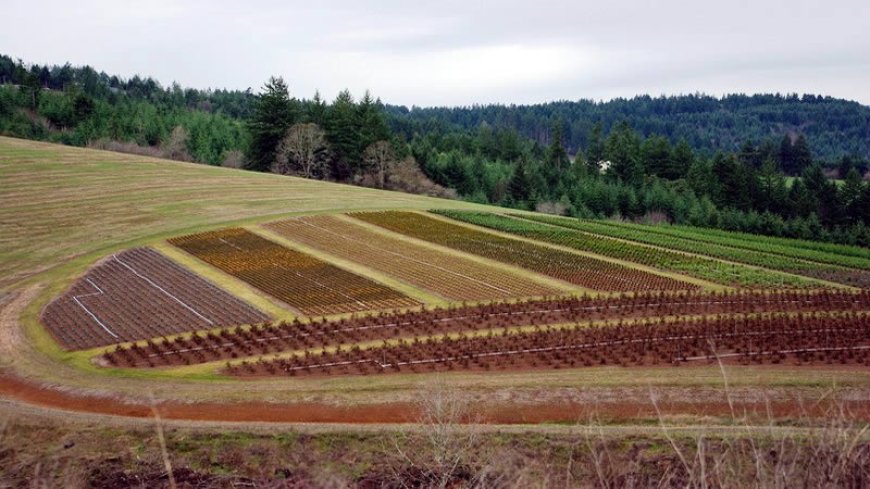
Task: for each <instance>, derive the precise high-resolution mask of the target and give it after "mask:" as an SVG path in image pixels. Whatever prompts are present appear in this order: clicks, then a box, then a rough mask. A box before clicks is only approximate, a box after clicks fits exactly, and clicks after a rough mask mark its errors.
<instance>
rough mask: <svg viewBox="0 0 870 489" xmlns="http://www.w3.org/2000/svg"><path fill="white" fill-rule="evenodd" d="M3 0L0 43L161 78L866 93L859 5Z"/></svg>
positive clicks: (530, 98)
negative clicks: (272, 77)
mask: <svg viewBox="0 0 870 489" xmlns="http://www.w3.org/2000/svg"><path fill="white" fill-rule="evenodd" d="M314 3H315V2H282V1H278V0H264V1H252V2H247V3H246V4H239V3H238V2H230V1H205V0H199V1H184V2H182V1H169V0H150V1H149V2H137V3H131V4H122V3H121V2H108V1H104V0H81V1H78V2H61V1H56V0H49V1H44V2H40V3H39V4H38V6H35V4H33V3H32V2H28V1H22V0H7V1H5V2H4V8H3V14H4V28H3V29H2V30H0V51H2V52H4V53H6V54H10V55H13V56H17V57H21V58H23V59H25V60H27V61H32V62H38V63H46V62H48V63H60V62H64V61H70V62H72V63H74V64H90V65H92V66H95V67H97V68H98V69H102V70H105V71H106V72H109V73H117V74H121V75H124V76H131V75H133V74H137V73H138V74H143V75H152V76H154V77H155V78H157V79H158V80H160V81H161V82H162V83H165V84H168V83H171V82H172V81H178V82H179V83H181V84H182V85H187V86H195V87H199V88H205V87H227V88H241V89H244V88H247V87H253V88H255V89H256V88H257V87H259V86H260V85H262V83H263V81H265V79H266V78H268V76H270V75H272V74H281V75H283V76H284V77H285V78H286V79H287V80H288V82H289V83H290V84H291V88H292V89H293V91H294V93H295V94H297V95H299V96H303V97H307V96H310V95H311V94H313V93H314V91H315V90H316V89H319V90H320V91H321V92H322V93H323V94H324V95H326V96H328V97H331V96H333V95H334V94H335V93H337V92H338V91H339V90H340V89H342V88H345V87H347V88H350V89H351V91H353V92H354V93H357V94H361V93H362V92H363V91H364V90H365V89H371V90H372V91H373V93H375V94H376V95H378V96H380V97H381V98H383V99H384V100H385V101H388V102H391V103H401V104H407V105H411V104H416V105H464V104H472V103H487V102H504V103H526V102H540V101H547V100H553V99H578V98H594V99H607V98H611V97H617V96H632V95H635V94H639V93H650V94H653V95H658V94H672V93H688V92H697V91H700V92H707V93H713V94H724V93H731V92H812V93H822V94H826V95H833V96H837V97H844V98H849V99H854V100H858V101H861V102H862V103H865V104H867V103H870V57H868V54H870V30H868V29H866V27H865V25H864V24H865V22H866V19H867V18H870V2H867V1H866V0H832V1H829V2H826V3H821V2H817V1H812V2H811V1H805V0H790V1H779V0H756V1H752V2H749V1H743V0H739V1H730V2H705V1H700V0H696V1H677V0H661V1H648V2H646V1H628V0H615V1H609V2H600V1H596V2H586V1H541V2H527V1H523V2H520V1H513V0H511V1H506V2H497V3H496V2H477V1H472V0H466V1H454V0H446V1H441V2H429V3H431V5H422V4H421V2H406V1H380V2H366V3H365V4H364V3H363V2H352V1H338V0H333V1H326V2H316V4H314Z"/></svg>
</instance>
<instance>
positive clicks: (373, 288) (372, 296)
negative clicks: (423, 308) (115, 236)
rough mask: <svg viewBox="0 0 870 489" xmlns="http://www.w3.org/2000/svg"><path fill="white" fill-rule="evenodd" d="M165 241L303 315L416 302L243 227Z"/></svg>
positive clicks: (361, 309) (373, 308)
mask: <svg viewBox="0 0 870 489" xmlns="http://www.w3.org/2000/svg"><path fill="white" fill-rule="evenodd" d="M169 242H170V243H171V244H173V245H175V246H177V247H179V248H181V249H183V250H184V251H186V252H188V253H190V254H191V255H193V256H195V257H197V258H199V259H200V260H202V261H204V262H206V263H208V264H210V265H212V266H214V267H216V268H218V269H220V270H222V271H224V272H226V273H228V274H230V275H232V276H234V277H236V278H239V279H241V280H243V281H245V282H247V283H249V284H251V285H253V286H254V287H256V288H258V289H260V290H262V291H263V292H266V293H267V294H269V295H271V296H272V297H275V298H276V299H279V300H281V301H284V302H285V303H287V304H288V305H290V306H291V307H294V308H296V309H297V310H299V311H301V312H302V313H303V314H306V315H329V314H339V313H348V312H359V311H369V310H378V309H399V308H405V307H415V306H418V305H420V303H419V302H418V301H417V300H415V299H412V298H410V297H407V296H406V295H404V294H402V293H400V292H398V291H395V290H393V289H391V288H389V287H387V286H385V285H382V284H379V283H377V282H374V281H372V280H370V279H367V278H365V277H362V276H359V275H356V274H354V273H351V272H348V271H346V270H343V269H341V268H338V267H336V266H334V265H331V264H329V263H326V262H324V261H322V260H319V259H317V258H315V257H313V256H310V255H307V254H305V253H301V252H298V251H295V250H291V249H289V248H285V247H284V246H281V245H279V244H276V243H273V242H272V241H269V240H267V239H265V238H262V237H260V236H258V235H256V234H253V233H251V232H249V231H246V230H244V229H240V228H230V229H224V230H220V231H212V232H207V233H199V234H192V235H188V236H182V237H179V238H173V239H170V240H169Z"/></svg>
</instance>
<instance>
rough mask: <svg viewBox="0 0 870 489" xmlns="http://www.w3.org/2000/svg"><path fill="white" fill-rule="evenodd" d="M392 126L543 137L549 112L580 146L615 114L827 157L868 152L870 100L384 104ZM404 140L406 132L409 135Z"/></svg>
mask: <svg viewBox="0 0 870 489" xmlns="http://www.w3.org/2000/svg"><path fill="white" fill-rule="evenodd" d="M387 110H388V113H389V114H390V116H391V119H392V121H393V129H394V130H399V131H401V132H404V133H406V135H407V136H410V135H411V134H412V133H413V132H415V131H417V132H420V131H426V130H427V129H428V128H431V127H432V125H433V124H442V125H447V126H454V127H457V128H462V129H475V128H478V127H479V126H481V125H484V124H488V125H490V126H493V127H494V128H506V129H514V130H516V131H517V132H519V133H520V135H522V136H526V137H529V138H532V139H534V140H536V141H538V142H539V143H541V144H542V145H546V144H549V135H550V129H551V127H552V124H553V121H554V119H559V118H560V119H562V123H563V127H564V129H565V144H566V146H567V149H568V151H569V152H571V153H574V152H576V151H577V149H578V148H580V149H584V150H585V148H586V147H587V146H588V141H587V138H588V136H589V134H590V132H591V129H592V127H593V125H594V124H596V123H599V122H600V123H601V124H602V126H603V129H604V133H605V134H606V133H608V132H610V129H611V128H612V127H614V126H615V125H617V124H618V123H620V122H622V121H628V122H629V124H630V125H631V127H632V128H634V129H635V130H637V131H639V132H640V133H641V134H642V135H643V136H650V135H653V134H656V135H662V136H666V137H668V138H669V139H671V141H674V142H675V141H678V140H679V139H685V140H686V141H688V143H689V145H690V146H691V147H692V148H693V149H695V150H696V151H697V152H701V153H705V152H706V153H708V154H709V153H713V152H715V151H719V150H722V151H736V150H738V149H739V148H740V146H741V145H742V144H743V143H744V142H745V141H747V140H750V141H753V142H754V143H755V144H761V143H763V142H764V140H765V139H769V140H771V141H773V142H774V143H775V144H777V145H778V144H779V141H780V140H781V139H782V137H783V134H789V133H792V134H794V135H796V134H798V133H803V134H804V135H806V137H807V140H808V142H809V145H810V147H811V148H812V149H813V153H814V156H816V157H818V158H820V159H823V160H828V161H833V160H836V159H837V158H839V157H841V156H843V155H854V156H860V157H862V158H868V157H870V107H867V106H864V105H861V104H859V103H857V102H850V101H847V100H842V99H836V98H831V97H822V96H816V95H803V96H798V95H779V94H762V95H729V96H727V97H724V98H721V99H720V98H717V97H712V96H708V95H681V96H673V97H658V98H653V97H650V96H648V95H644V96H638V97H634V98H631V99H614V100H611V101H608V102H594V101H590V100H580V101H577V102H570V101H560V102H551V103H546V104H537V105H482V106H472V107H460V108H441V107H436V108H412V109H408V108H406V107H402V106H387ZM409 139H410V138H409Z"/></svg>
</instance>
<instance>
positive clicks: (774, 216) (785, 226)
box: [409, 120, 870, 245]
mask: <svg viewBox="0 0 870 489" xmlns="http://www.w3.org/2000/svg"><path fill="white" fill-rule="evenodd" d="M440 127H441V128H442V129H441V130H434V129H433V130H430V131H428V132H425V133H417V134H416V135H415V136H414V138H413V139H412V140H411V141H410V143H409V146H410V148H411V152H412V154H414V156H415V157H416V159H417V161H418V162H420V165H421V166H422V168H423V169H424V171H425V172H426V173H427V175H429V176H430V177H431V178H432V179H433V180H434V181H435V182H437V183H440V184H442V185H445V186H448V187H450V188H454V189H456V190H457V191H458V192H459V193H460V195H461V196H463V197H464V198H467V199H469V200H474V201H479V202H487V203H493V204H498V205H503V206H508V207H520V208H527V209H537V210H541V211H545V212H555V213H562V214H569V215H576V216H581V217H620V218H625V219H632V220H644V219H646V220H667V221H669V222H673V223H678V224H691V225H695V226H704V227H716V228H723V229H730V230H739V231H748V232H753V233H762V234H772V235H779V236H790V237H799V238H806V239H822V240H829V241H837V242H843V243H858V244H862V245H870V231H868V228H867V226H866V224H867V223H870V182H865V181H864V179H863V178H862V175H863V174H864V173H865V172H866V171H867V169H868V163H867V161H865V160H862V159H859V158H853V157H843V158H841V159H839V160H838V162H837V165H836V167H835V169H833V170H831V171H829V172H828V173H833V174H838V173H841V174H842V176H843V179H842V180H840V181H839V182H837V181H835V180H833V179H831V178H829V176H828V174H826V171H825V170H823V167H822V166H821V165H820V164H819V162H818V161H816V160H815V159H814V157H813V154H812V151H811V149H810V147H809V145H808V143H807V141H806V138H805V137H803V136H802V135H799V136H797V137H792V136H790V135H785V136H784V137H783V139H782V141H781V142H780V144H778V145H773V144H770V143H769V142H765V143H762V144H753V143H752V142H749V141H747V142H744V144H742V145H741V146H740V149H739V151H734V152H717V153H715V154H713V155H711V156H707V155H705V154H704V153H703V152H697V151H695V150H694V149H693V148H692V147H691V145H690V144H689V143H688V142H687V141H686V140H685V139H681V140H679V141H676V142H673V141H671V140H670V139H669V138H667V137H665V136H660V135H651V136H649V137H643V136H642V135H641V134H640V133H639V132H638V131H636V130H634V129H633V128H632V127H631V126H630V125H629V124H628V123H627V122H622V123H620V124H617V125H615V126H614V127H613V128H612V129H611V130H610V131H609V132H608V131H605V130H604V129H603V125H602V124H594V125H593V126H592V128H591V130H590V134H589V135H587V139H586V140H587V141H588V146H587V147H585V148H580V149H581V151H577V154H576V156H575V157H574V158H573V159H572V158H570V157H569V156H568V153H567V149H566V147H565V142H564V141H565V138H564V136H563V135H562V134H560V133H561V132H562V131H564V124H563V123H562V121H561V120H556V121H555V122H554V123H553V124H551V128H550V131H551V135H549V136H548V140H549V141H550V143H549V144H548V145H547V146H542V145H540V144H538V143H537V141H533V140H529V139H526V138H522V137H521V136H519V135H518V134H517V133H516V131H514V130H512V129H498V128H493V127H491V126H489V125H488V124H482V125H481V126H480V127H478V128H477V130H475V131H465V130H461V129H457V128H455V126H454V127H453V128H452V129H450V130H444V129H443V126H440ZM786 172H788V173H792V174H795V173H796V174H797V177H787V176H786Z"/></svg>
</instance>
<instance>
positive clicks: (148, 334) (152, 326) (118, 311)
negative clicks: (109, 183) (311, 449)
mask: <svg viewBox="0 0 870 489" xmlns="http://www.w3.org/2000/svg"><path fill="white" fill-rule="evenodd" d="M268 319H269V317H268V316H267V315H265V314H263V313H262V312H260V311H257V310H256V309H254V308H253V307H251V306H249V305H248V304H246V303H244V302H242V301H241V300H239V299H237V298H235V297H234V296H232V295H231V294H229V293H227V292H224V291H223V290H221V289H218V288H217V287H215V286H214V285H212V284H210V283H209V282H207V281H205V280H204V279H202V278H200V277H198V276H197V275H195V274H193V273H191V272H189V271H187V270H186V269H184V268H182V267H180V266H179V265H177V264H175V263H174V262H173V261H171V260H169V259H168V258H166V257H164V256H163V255H161V254H160V253H157V252H156V251H154V250H151V249H148V248H134V249H131V250H127V251H125V252H122V253H118V254H114V255H112V256H111V257H109V258H107V259H106V260H104V261H103V262H102V263H99V264H98V265H97V266H95V267H94V268H92V269H91V270H90V271H89V272H88V273H87V274H86V275H85V276H84V277H82V278H81V279H79V280H78V281H77V282H76V283H75V285H73V287H71V288H70V289H69V290H68V291H67V292H66V293H64V294H63V295H62V296H60V297H58V298H57V299H55V300H54V301H53V302H51V303H50V304H49V305H48V306H47V307H46V308H45V311H44V312H43V314H42V322H43V324H45V326H46V327H47V328H48V330H49V331H50V332H51V334H52V335H53V336H54V337H55V338H56V339H57V341H58V342H59V343H60V344H61V345H63V346H64V348H67V349H83V348H91V347H96V346H104V345H111V344H114V343H120V342H124V341H131V340H144V339H148V338H154V337H158V336H164V335H171V334H176V333H182V332H186V331H192V330H198V329H211V328H217V327H221V326H234V325H238V324H249V323H258V322H263V321H267V320H268Z"/></svg>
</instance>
